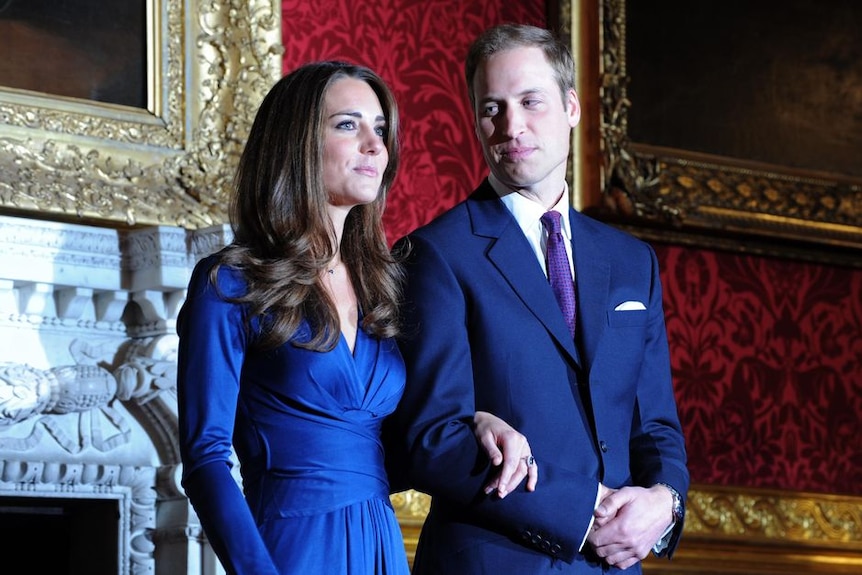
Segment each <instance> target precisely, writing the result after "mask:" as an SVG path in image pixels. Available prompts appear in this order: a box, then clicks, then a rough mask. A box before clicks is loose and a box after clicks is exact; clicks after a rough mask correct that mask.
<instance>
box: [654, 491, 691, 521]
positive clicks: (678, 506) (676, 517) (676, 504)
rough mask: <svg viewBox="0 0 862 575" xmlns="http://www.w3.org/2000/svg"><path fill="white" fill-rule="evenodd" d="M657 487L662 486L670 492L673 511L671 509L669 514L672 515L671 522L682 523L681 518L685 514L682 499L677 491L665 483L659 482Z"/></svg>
mask: <svg viewBox="0 0 862 575" xmlns="http://www.w3.org/2000/svg"><path fill="white" fill-rule="evenodd" d="M659 485H664V486H665V487H667V488H668V489H669V490H670V494H671V495H672V496H673V509H671V513H672V514H673V522H674V523H679V522H680V521H682V517H683V515H684V514H685V511H684V510H683V508H682V497H680V495H679V491H677V490H676V489H674V488H673V487H671V486H670V485H668V484H667V483H661V482H659Z"/></svg>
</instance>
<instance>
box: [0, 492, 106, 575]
mask: <svg viewBox="0 0 862 575" xmlns="http://www.w3.org/2000/svg"><path fill="white" fill-rule="evenodd" d="M119 533H120V511H119V503H118V502H117V501H116V500H114V499H81V498H75V499H73V498H56V497H50V498H48V497H0V549H2V557H3V559H2V561H3V572H4V573H9V574H10V575H11V574H13V573H51V574H52V575H98V574H102V573H105V574H108V573H117V572H118V569H119V566H118V564H117V562H118V557H119ZM10 567H11V568H10Z"/></svg>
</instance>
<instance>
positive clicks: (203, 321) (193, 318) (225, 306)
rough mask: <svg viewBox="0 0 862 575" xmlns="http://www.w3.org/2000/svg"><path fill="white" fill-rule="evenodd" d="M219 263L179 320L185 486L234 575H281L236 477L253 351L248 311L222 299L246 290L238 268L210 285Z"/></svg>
mask: <svg viewBox="0 0 862 575" xmlns="http://www.w3.org/2000/svg"><path fill="white" fill-rule="evenodd" d="M213 263H214V259H213V258H212V257H211V258H207V259H205V260H202V261H201V262H200V263H199V264H198V265H197V266H196V267H195V270H194V272H193V274H192V278H191V281H190V283H189V289H188V293H187V296H186V301H185V303H184V304H183V309H182V311H181V312H180V316H179V319H178V322H177V333H178V335H179V338H180V341H179V351H178V358H177V367H178V372H177V399H178V411H179V441H180V454H181V458H182V463H183V487H184V488H185V490H186V494H187V495H188V497H189V500H190V501H191V503H192V506H193V507H194V509H195V511H196V513H197V514H198V517H199V519H200V521H201V525H202V527H203V529H204V532H205V533H206V536H207V539H208V540H209V541H210V543H211V545H212V547H213V549H214V551H215V552H216V555H217V556H218V558H219V560H220V561H221V562H222V565H223V566H224V567H225V569H226V570H227V571H228V572H229V573H237V574H249V575H262V574H276V573H277V572H278V571H277V570H276V568H275V565H274V563H273V561H272V558H271V556H270V554H269V551H268V550H267V548H266V546H265V544H264V541H263V539H262V538H261V536H260V533H259V531H258V529H257V525H256V523H255V520H254V517H253V516H252V513H251V511H250V509H249V507H248V505H247V503H246V500H245V497H244V496H243V493H242V490H241V488H240V486H239V485H238V484H237V482H236V480H235V479H234V477H233V475H232V474H231V466H232V460H231V453H232V452H231V445H232V440H233V431H234V421H235V417H236V412H237V398H238V394H239V382H240V374H241V370H242V365H243V358H244V356H245V352H246V348H247V344H248V341H247V339H248V338H247V334H246V330H245V326H244V323H243V307H242V306H241V305H238V304H235V303H230V302H227V301H225V300H224V299H223V298H222V297H221V295H220V293H219V292H221V294H229V295H235V294H236V293H238V292H239V291H240V290H242V289H244V283H243V281H242V279H241V277H240V276H239V275H238V274H237V273H235V272H232V271H230V270H222V271H221V272H220V273H219V276H218V284H219V285H218V290H217V289H216V287H215V286H214V285H213V284H212V283H211V282H210V280H209V271H210V268H211V267H212V265H213Z"/></svg>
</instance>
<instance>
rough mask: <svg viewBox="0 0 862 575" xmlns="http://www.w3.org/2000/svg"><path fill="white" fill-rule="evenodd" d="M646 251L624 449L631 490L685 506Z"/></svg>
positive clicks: (683, 470)
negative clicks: (673, 498) (663, 488)
mask: <svg viewBox="0 0 862 575" xmlns="http://www.w3.org/2000/svg"><path fill="white" fill-rule="evenodd" d="M647 251H648V252H649V258H650V259H649V261H650V266H651V267H650V281H651V288H650V302H649V307H648V309H649V310H650V319H649V324H648V330H647V337H646V341H645V344H644V345H645V350H644V357H643V363H642V367H641V374H640V379H639V382H638V387H637V399H636V403H635V412H634V420H633V424H632V435H631V439H630V445H629V449H630V452H631V467H632V476H633V480H634V482H635V484H636V485H641V486H643V487H651V486H653V485H655V484H656V483H667V484H668V485H671V486H673V487H674V488H675V489H676V490H677V491H678V492H679V493H680V496H681V498H682V502H683V506H684V505H685V498H686V495H687V493H688V487H689V473H688V469H687V467H686V451H685V441H684V437H683V433H682V428H681V425H680V422H679V417H678V413H677V406H676V399H675V397H674V391H673V384H672V376H671V371H670V352H669V349H668V341H667V329H666V325H665V319H664V308H663V303H662V287H661V280H660V276H659V266H658V260H657V258H656V255H655V251H654V250H653V249H652V248H651V247H649V246H647ZM683 523H684V521H679V522H678V523H677V524H676V525H675V526H674V529H673V532H672V534H671V537H670V541H669V545H668V547H667V549H666V551H665V552H664V553H663V555H667V556H668V557H670V556H672V555H673V552H674V550H675V548H676V545H677V543H678V541H679V537H680V535H681V533H682V528H683Z"/></svg>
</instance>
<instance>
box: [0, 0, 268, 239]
mask: <svg viewBox="0 0 862 575" xmlns="http://www.w3.org/2000/svg"><path fill="white" fill-rule="evenodd" d="M145 5H146V26H147V33H146V36H147V49H146V53H147V62H146V74H147V84H148V86H147V93H148V98H147V100H148V103H147V108H146V109H139V108H133V107H128V106H118V105H113V104H106V103H100V102H95V101H91V100H81V99H74V98H65V97H59V96H51V95H49V94H46V93H39V92H34V91H25V90H16V89H12V88H4V87H0V213H6V214H11V215H24V216H28V217H39V218H52V219H62V220H75V221H77V220H84V221H86V222H88V223H93V222H95V223H99V224H104V225H111V226H131V225H137V224H159V225H174V226H181V227H186V228H198V227H206V226H210V225H214V224H218V223H223V222H224V221H225V220H226V216H225V213H226V201H227V193H228V192H227V191H228V188H229V186H230V181H231V178H232V177H233V171H234V169H235V167H236V162H237V160H238V157H239V154H241V151H242V146H243V144H244V141H245V135H246V134H247V132H248V129H249V127H250V125H251V122H252V120H253V118H254V112H255V110H256V109H257V106H258V104H259V103H260V100H261V99H262V98H263V96H264V95H265V94H266V92H267V91H268V90H269V88H270V87H271V86H272V84H273V83H274V82H275V81H276V80H277V79H278V78H279V77H280V75H281V66H282V58H281V55H282V52H283V49H282V44H281V3H280V2H278V1H277V0H226V1H224V2H217V3H216V2H205V1H204V0H146V2H145Z"/></svg>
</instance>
